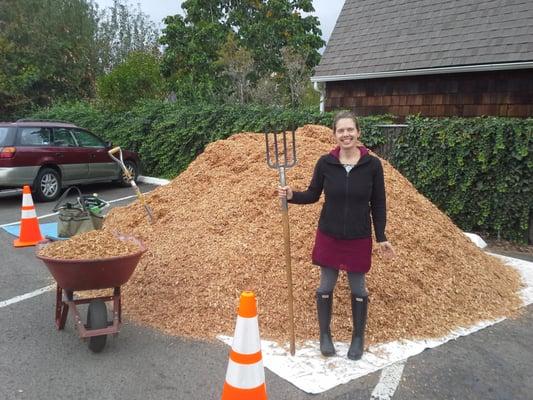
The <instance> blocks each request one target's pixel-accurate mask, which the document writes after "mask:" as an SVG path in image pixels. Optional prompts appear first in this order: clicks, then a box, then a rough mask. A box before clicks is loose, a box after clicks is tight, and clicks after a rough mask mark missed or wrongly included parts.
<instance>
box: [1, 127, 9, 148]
mask: <svg viewBox="0 0 533 400" xmlns="http://www.w3.org/2000/svg"><path fill="white" fill-rule="evenodd" d="M8 132H9V128H0V146H9V145H11V143H8V141H9V139H8V136H7V133H8Z"/></svg>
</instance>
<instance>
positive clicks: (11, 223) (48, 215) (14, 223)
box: [0, 195, 137, 228]
mask: <svg viewBox="0 0 533 400" xmlns="http://www.w3.org/2000/svg"><path fill="white" fill-rule="evenodd" d="M133 197H137V196H135V195H132V196H126V197H121V198H120V199H114V200H109V201H108V203H116V202H118V201H123V200H128V199H131V198H133ZM54 215H57V213H56V212H55V213H50V214H45V215H41V216H40V217H37V219H42V218H47V217H52V216H54ZM19 222H20V221H17V222H10V223H8V224H2V225H0V228H3V227H4V226H10V225H16V224H18V223H19Z"/></svg>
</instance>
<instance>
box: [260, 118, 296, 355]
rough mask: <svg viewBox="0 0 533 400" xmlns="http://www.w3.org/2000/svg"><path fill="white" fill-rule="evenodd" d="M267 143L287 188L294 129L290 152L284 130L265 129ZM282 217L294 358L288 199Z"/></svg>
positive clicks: (283, 201) (271, 163)
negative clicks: (271, 147)
mask: <svg viewBox="0 0 533 400" xmlns="http://www.w3.org/2000/svg"><path fill="white" fill-rule="evenodd" d="M278 135H281V139H282V143H283V153H282V154H280V151H279V146H278ZM269 136H273V146H274V149H273V150H274V154H273V159H272V157H271V156H272V155H271V153H270V146H269V144H270V143H269ZM265 139H266V140H265V141H266V159H267V164H268V166H269V167H270V168H274V169H277V170H278V171H279V184H280V186H285V185H286V182H285V170H286V169H288V168H291V167H293V166H294V165H295V164H296V138H295V131H294V128H293V129H292V135H291V137H290V139H289V140H290V142H291V143H290V146H289V147H290V150H289V149H288V148H287V132H286V131H285V130H282V131H281V132H277V131H275V130H274V131H273V132H268V129H265ZM289 152H290V153H291V155H292V157H288V153H289ZM281 216H282V222H283V239H284V242H285V269H286V272H287V288H288V291H289V293H288V298H289V323H290V334H291V338H290V352H291V355H292V356H293V355H294V353H295V344H294V341H295V339H294V312H293V296H292V271H291V240H290V232H289V208H288V207H287V199H286V198H281Z"/></svg>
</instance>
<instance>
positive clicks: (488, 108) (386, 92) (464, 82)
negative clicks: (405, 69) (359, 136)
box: [325, 69, 533, 118]
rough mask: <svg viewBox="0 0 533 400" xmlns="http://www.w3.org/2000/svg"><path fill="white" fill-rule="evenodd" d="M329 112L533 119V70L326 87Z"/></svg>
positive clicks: (335, 84)
mask: <svg viewBox="0 0 533 400" xmlns="http://www.w3.org/2000/svg"><path fill="white" fill-rule="evenodd" d="M325 108H326V111H332V110H336V109H349V110H352V111H354V112H355V113H356V114H357V115H362V116H364V115H374V114H385V113H388V114H393V115H396V116H399V117H405V116H407V115H413V114H421V115H423V116H428V117H447V116H463V117H474V116H481V115H494V116H502V117H522V118H526V117H530V116H532V115H533V69H522V70H516V71H490V72H471V73H454V74H439V75H420V76H405V77H395V78H379V79H365V80H352V81H337V82H326V103H325Z"/></svg>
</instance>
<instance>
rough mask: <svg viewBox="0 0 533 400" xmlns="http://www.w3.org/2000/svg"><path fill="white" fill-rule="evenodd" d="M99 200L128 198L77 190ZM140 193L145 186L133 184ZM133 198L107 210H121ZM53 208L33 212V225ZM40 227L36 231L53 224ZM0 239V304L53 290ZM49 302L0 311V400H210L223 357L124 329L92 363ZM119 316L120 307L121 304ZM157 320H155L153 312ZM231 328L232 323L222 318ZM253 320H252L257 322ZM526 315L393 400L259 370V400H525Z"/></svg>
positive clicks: (369, 380)
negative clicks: (304, 386)
mask: <svg viewBox="0 0 533 400" xmlns="http://www.w3.org/2000/svg"><path fill="white" fill-rule="evenodd" d="M82 188H83V192H84V193H93V192H98V193H99V195H100V196H101V197H102V198H103V199H105V200H108V201H109V200H116V199H121V198H125V197H128V196H132V195H133V193H132V191H131V189H130V188H116V187H114V186H113V185H91V186H86V187H82ZM140 188H141V189H142V191H144V192H146V191H150V190H152V189H153V188H154V186H152V185H146V184H141V185H140ZM134 200H135V199H134V198H128V199H124V200H121V201H117V202H114V203H113V204H112V206H113V207H117V206H121V205H125V204H127V203H128V202H130V201H134ZM20 206H21V196H20V194H19V193H9V192H3V193H0V225H3V224H7V223H11V222H16V221H18V220H19V218H20ZM52 207H53V203H39V204H36V210H37V215H38V216H41V215H46V214H49V213H50V212H51V209H52ZM54 218H55V217H48V218H46V219H43V220H42V222H53V221H55V219H54ZM12 240H13V237H12V236H10V235H9V234H7V233H6V232H4V231H3V230H0V254H1V255H0V304H2V302H5V301H6V300H10V299H13V298H16V296H21V295H24V294H26V293H30V292H33V291H35V290H37V289H40V288H43V287H47V286H49V285H51V284H53V280H52V278H51V277H50V275H49V273H48V270H47V269H46V267H45V266H44V264H42V263H41V262H40V261H39V260H38V259H36V258H35V256H34V251H35V250H34V248H19V249H15V248H13V246H12ZM54 302H55V292H54V291H46V292H45V293H43V294H40V295H38V296H35V297H32V298H29V299H26V300H23V301H19V302H16V303H13V304H9V305H5V306H0V354H1V357H0V399H72V398H81V399H217V398H220V393H221V390H222V385H223V382H224V376H225V372H226V366H227V361H228V348H227V347H226V346H225V345H223V344H221V343H218V342H215V343H206V342H200V341H191V340H185V339H183V338H179V337H172V336H167V335H164V334H162V333H160V332H158V331H155V330H153V329H151V328H148V327H144V326H140V325H137V324H136V323H134V322H133V321H128V320H127V319H126V320H125V324H124V325H123V327H122V330H121V332H120V334H119V335H118V337H116V338H109V339H108V344H107V346H106V348H105V349H104V351H103V352H102V353H100V354H93V353H91V352H90V351H89V349H88V348H87V345H86V343H84V342H83V341H82V340H81V339H80V338H79V337H78V336H77V333H76V332H75V330H74V327H73V324H72V320H71V319H70V316H69V318H68V319H67V324H66V328H65V330H64V331H56V329H55V325H54ZM124 307H125V309H126V312H127V303H126V304H124ZM154 313H157V310H154ZM228 318H234V316H228ZM259 318H261V316H259ZM532 329H533V306H529V307H527V308H525V309H524V313H523V315H522V316H520V317H519V318H517V319H515V320H506V321H503V322H501V323H499V324H496V325H493V326H491V327H489V328H486V329H484V330H482V331H479V332H477V333H474V334H471V335H469V336H466V337H462V338H459V339H457V340H455V341H452V342H448V343H446V344H444V345H442V346H439V347H437V348H434V349H431V350H427V351H424V352H423V353H421V354H419V355H418V356H415V357H412V358H409V359H408V360H407V361H406V362H405V366H404V369H403V374H402V376H401V379H400V382H399V384H398V385H397V387H396V388H395V389H396V390H395V392H394V394H393V395H392V397H391V396H389V397H386V396H385V395H381V397H376V396H377V394H376V392H375V388H376V385H377V384H378V382H380V380H381V378H382V375H381V373H380V372H377V373H373V374H370V375H367V376H365V377H363V378H360V379H358V380H355V381H352V382H349V383H348V384H345V385H340V386H337V387H336V388H334V389H332V390H329V391H327V392H325V393H322V394H319V395H308V394H306V393H304V392H302V391H301V390H299V389H297V388H296V387H294V386H293V385H291V384H290V383H288V382H286V381H284V380H283V379H281V378H279V377H278V376H276V375H274V374H273V373H271V372H270V371H268V370H266V384H267V391H268V398H269V399H337V400H341V399H343V400H348V399H371V398H372V396H373V393H374V398H380V399H386V398H392V399H395V400H408V399H484V400H488V399H494V400H496V399H524V400H527V399H533V379H532V378H533V346H531V332H532V331H533V330H532Z"/></svg>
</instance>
